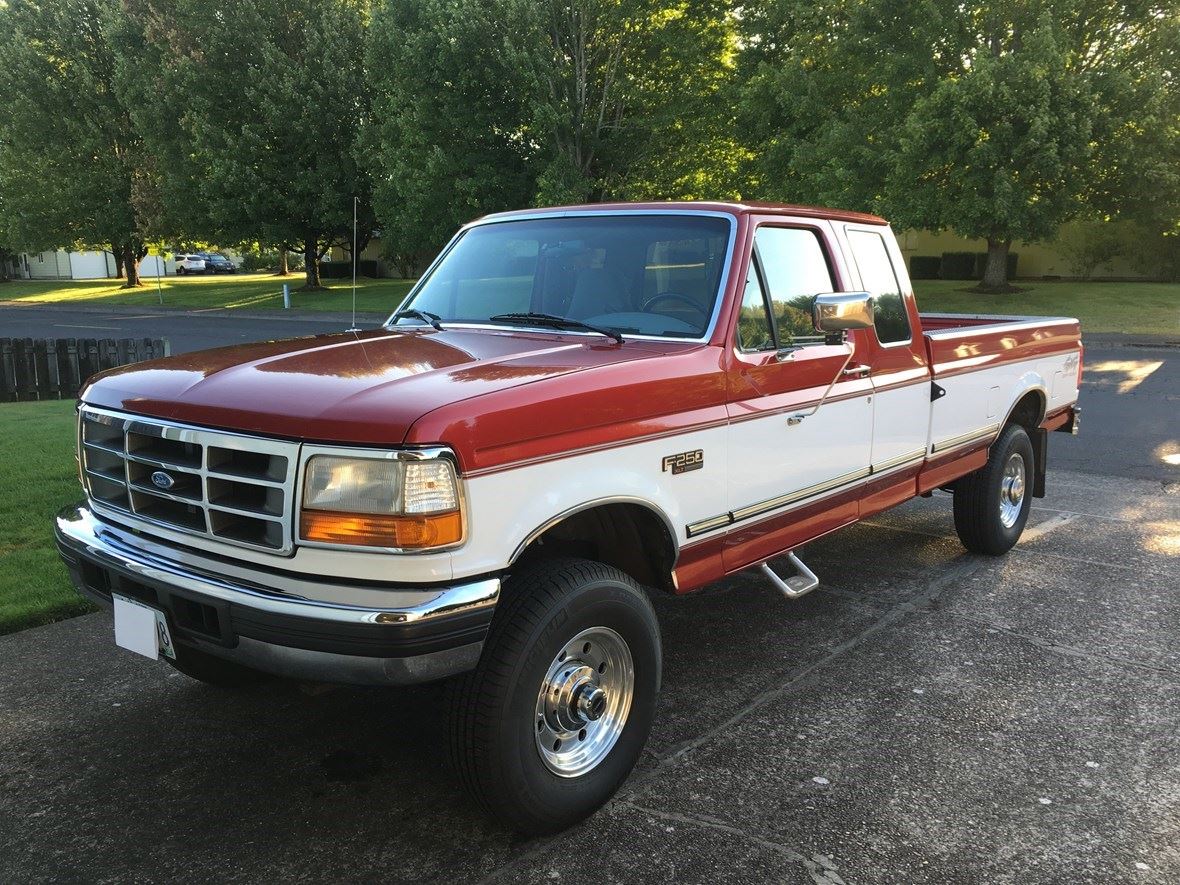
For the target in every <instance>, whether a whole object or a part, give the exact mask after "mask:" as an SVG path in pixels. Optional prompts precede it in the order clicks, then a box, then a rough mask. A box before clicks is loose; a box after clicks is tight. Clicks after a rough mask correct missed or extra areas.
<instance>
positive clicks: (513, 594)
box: [450, 559, 661, 835]
mask: <svg viewBox="0 0 1180 885" xmlns="http://www.w3.org/2000/svg"><path fill="white" fill-rule="evenodd" d="M660 654H661V652H660V634H659V625H658V624H657V622H656V616H655V612H654V611H653V609H652V606H651V602H650V601H649V600H648V598H647V595H646V594H645V593H644V592H643V591H642V590H641V589H640V588H639V586H638V585H637V584H636V583H635V581H633V580H632V579H631V578H630V577H628V576H627V575H626V574H624V573H623V572H621V571H619V570H618V569H615V568H611V567H610V566H607V565H603V564H602V563H598V562H591V561H589V560H584V559H555V560H541V561H539V562H536V563H534V564H533V565H531V566H529V567H527V568H525V569H522V570H521V571H519V572H518V573H516V574H515V575H513V577H512V579H511V581H510V582H509V583H508V584H507V585H506V587H505V596H504V598H503V599H502V600H501V602H500V605H499V608H498V609H497V611H496V614H495V617H494V618H493V620H492V626H491V629H490V631H489V633H488V638H487V640H486V642H485V644H484V649H483V655H482V656H481V658H480V661H479V664H478V666H477V667H476V669H475V670H474V671H472V672H471V673H469V674H466V675H465V676H463V677H461V678H460V679H458V680H456V681H455V682H454V683H453V684H452V686H451V699H450V700H451V749H452V757H453V760H454V763H455V767H456V769H457V770H458V773H459V777H460V779H461V780H462V782H463V785H464V787H465V788H466V790H467V791H468V793H470V795H471V796H472V797H473V798H474V799H475V801H476V802H477V803H478V804H479V805H480V806H481V807H482V808H483V809H484V810H485V811H487V812H488V813H490V814H491V815H492V816H493V817H496V818H498V819H499V820H500V821H502V822H503V823H505V824H506V825H507V826H509V827H510V828H512V829H513V830H515V831H517V832H520V833H525V834H529V835H542V834H547V833H556V832H559V831H561V830H563V829H565V828H567V827H569V826H571V825H572V824H574V823H577V822H578V821H580V820H582V819H583V818H586V817H588V816H589V815H591V814H593V813H594V811H596V810H597V809H598V808H600V807H601V806H602V805H603V804H604V803H605V802H606V801H607V800H608V799H610V797H611V796H613V795H614V793H615V791H616V790H617V789H618V788H619V786H620V785H621V784H622V783H623V781H624V780H626V778H627V776H628V775H629V774H630V773H631V769H632V768H634V766H635V763H636V761H637V760H638V759H639V754H640V752H641V751H642V750H643V746H644V744H645V743H646V742H647V736H648V733H649V731H650V730H651V723H652V719H653V717H654V714H655V707H656V698H657V697H658V695H659V689H660V667H661V663H660Z"/></svg>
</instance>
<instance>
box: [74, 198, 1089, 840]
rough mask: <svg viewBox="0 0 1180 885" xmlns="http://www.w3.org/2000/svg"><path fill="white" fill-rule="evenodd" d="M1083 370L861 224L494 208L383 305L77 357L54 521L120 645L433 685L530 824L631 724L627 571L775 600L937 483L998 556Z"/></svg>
mask: <svg viewBox="0 0 1180 885" xmlns="http://www.w3.org/2000/svg"><path fill="white" fill-rule="evenodd" d="M1081 371H1082V344H1081V340H1080V329H1079V324H1078V322H1077V320H1073V319H1065V318H1044V317H1013V316H951V315H941V314H938V315H920V314H919V313H918V309H917V305H916V304H915V302H914V296H913V290H912V288H911V286H910V282H909V279H908V277H907V274H906V268H905V263H904V261H903V258H902V254H901V252H900V250H899V248H898V245H897V242H896V241H895V239H894V236H893V234H892V232H891V231H890V228H889V227H888V225H887V224H886V222H885V221H884V220H882V219H881V218H878V217H875V216H872V215H866V214H861V213H857V212H847V211H834V210H827V209H817V208H811V207H804V206H789V205H768V204H758V203H741V204H731V203H704V202H684V203H651V204H598V205H589V206H578V207H567V208H557V209H537V210H528V211H519V212H509V213H504V214H497V215H491V216H488V217H485V218H481V219H479V220H477V221H475V222H473V223H471V224H469V225H467V226H466V227H464V228H463V229H462V230H460V231H459V232H458V234H457V235H456V236H455V237H454V239H453V240H452V241H451V242H450V243H449V245H447V246H446V248H445V249H444V250H443V251H442V253H441V254H440V255H439V257H438V258H437V259H435V261H434V263H433V264H432V265H431V266H430V267H429V268H428V270H427V271H426V273H425V274H424V275H423V276H422V278H421V279H420V280H419V282H418V283H417V284H416V285H415V286H414V288H413V289H412V291H411V292H410V293H409V295H408V296H407V297H406V298H405V300H404V301H403V302H402V303H401V304H400V305H399V306H398V308H397V310H396V311H394V312H393V314H392V315H391V316H390V318H389V319H388V321H387V322H386V323H385V324H384V325H383V326H382V327H381V328H379V329H376V330H370V331H363V332H362V331H348V332H344V333H341V334H334V335H325V336H320V337H312V338H296V339H291V340H284V341H266V342H260V343H256V344H247V345H241V346H233V347H224V348H219V349H215V350H209V351H204V352H201V353H188V354H184V355H180V356H173V357H170V358H167V359H162V360H155V361H152V362H146V363H140V364H137V365H133V366H128V367H124V368H120V369H116V370H113V371H109V372H106V373H104V374H102V375H99V376H96V377H95V378H94V379H93V380H91V381H90V382H89V383H88V384H87V385H86V387H85V388H84V390H83V391H82V393H81V395H80V402H79V411H78V463H79V474H80V477H81V481H82V485H83V487H84V490H85V501H84V502H83V503H82V504H80V505H79V506H77V507H71V508H69V509H68V510H66V511H64V512H62V513H61V514H60V515H59V516H58V517H57V520H56V536H57V541H58V545H59V548H60V551H61V555H62V557H63V559H64V560H65V563H66V565H67V566H68V569H69V572H70V575H71V578H72V580H73V582H74V584H75V586H76V587H77V588H78V590H79V591H80V592H81V593H83V594H84V595H86V596H88V597H90V598H92V599H95V600H99V601H101V602H104V603H107V604H109V605H111V606H112V607H113V609H114V628H115V639H116V641H117V642H118V644H119V645H121V646H124V647H126V648H129V649H132V650H134V651H137V652H139V653H141V654H144V655H146V656H147V657H149V658H155V659H163V660H165V661H167V663H168V664H170V665H171V666H173V667H175V668H176V669H178V670H180V671H181V672H183V673H186V674H188V675H189V676H192V677H195V678H196V679H199V680H204V681H206V682H210V683H216V684H221V685H229V686H233V685H236V684H240V683H242V682H244V681H246V680H250V679H254V678H257V677H259V676H260V675H262V674H271V675H278V676H285V677H290V678H294V679H300V680H312V681H336V682H343V683H354V684H405V683H415V682H425V681H430V680H440V679H443V678H448V679H449V686H448V691H449V693H450V697H451V701H450V703H451V714H450V715H451V726H450V732H451V741H452V742H453V748H454V757H455V759H456V764H457V767H458V769H459V773H460V776H461V780H462V781H463V783H464V784H465V786H466V787H467V788H468V789H469V790H470V792H471V794H472V795H473V796H474V798H475V799H476V801H477V802H478V803H480V804H481V805H482V806H483V807H484V808H485V809H487V810H488V811H489V812H490V813H492V814H494V815H496V816H498V817H499V818H500V819H501V820H503V821H505V822H506V823H507V824H508V825H509V826H511V827H512V828H514V829H515V830H517V831H521V832H525V833H546V832H554V831H557V830H560V829H562V828H563V827H566V826H568V825H570V824H571V823H573V822H575V821H577V820H579V819H581V818H584V817H586V816H587V815H589V814H591V813H592V812H593V811H594V810H595V809H597V808H598V807H600V806H601V805H602V804H603V803H604V802H606V801H607V800H608V799H609V798H610V796H611V795H612V794H613V793H614V791H615V790H616V789H617V788H618V787H619V785H620V784H621V783H622V782H623V781H624V780H625V778H626V777H627V775H628V774H629V772H630V771H631V768H632V766H633V765H634V764H635V761H636V759H637V757H638V756H639V754H640V751H641V749H642V747H643V745H644V743H645V741H646V739H647V736H648V732H649V729H650V726H651V723H652V718H653V716H654V714H655V711H656V701H657V695H658V692H659V689H660V678H661V664H660V660H661V653H660V633H659V627H658V624H657V621H656V617H655V615H654V612H653V609H652V605H651V603H650V600H649V597H648V595H647V593H648V592H649V591H650V592H656V593H660V592H666V593H670V594H684V593H690V592H692V591H694V590H696V589H698V588H700V587H703V586H705V585H707V584H709V583H710V582H714V581H718V580H720V579H722V578H724V577H725V576H726V575H730V574H733V573H735V572H737V571H739V570H742V569H750V568H754V569H759V570H761V573H762V574H764V575H765V576H766V579H767V581H768V586H772V587H775V588H777V589H778V590H779V591H781V592H782V594H783V595H784V596H785V597H786V598H788V599H795V598H797V597H799V596H802V595H803V594H804V593H807V592H808V591H810V590H812V589H814V588H815V587H816V586H817V584H818V583H819V581H818V578H817V577H816V576H815V575H814V573H813V572H811V570H810V569H808V567H807V566H806V565H805V564H804V563H803V561H802V559H801V557H800V554H799V551H800V548H801V547H802V545H804V544H806V543H807V542H809V541H812V540H814V539H816V538H819V537H820V536H822V535H825V534H827V533H829V532H833V531H835V530H837V529H839V528H841V527H844V526H848V525H851V524H853V523H855V522H856V521H857V520H860V519H864V518H867V517H871V516H872V515H873V514H876V513H879V512H880V511H882V510H885V509H886V508H890V507H894V506H895V505H898V504H901V503H902V502H904V501H907V500H909V499H910V498H913V497H915V496H928V495H930V494H931V493H932V492H933V491H934V490H936V489H943V490H947V491H949V492H951V493H952V494H953V496H954V523H955V528H956V529H957V531H958V534H959V537H960V538H961V539H962V541H963V544H964V545H965V546H966V547H967V549H968V550H970V551H973V552H976V553H980V554H991V555H996V554H1001V553H1004V552H1005V551H1006V550H1008V549H1009V548H1010V547H1012V545H1013V544H1014V543H1016V541H1017V540H1018V538H1019V537H1020V534H1021V532H1022V530H1023V528H1024V525H1025V522H1026V520H1027V519H1028V514H1029V504H1030V501H1031V498H1033V497H1036V496H1041V495H1043V494H1044V488H1045V473H1046V457H1047V452H1048V434H1049V432H1050V431H1076V430H1077V427H1078V409H1077V406H1076V401H1077V397H1078V385H1079V379H1080V376H1081ZM886 568H887V566H886ZM643 588H647V589H643ZM702 629H705V628H704V626H702Z"/></svg>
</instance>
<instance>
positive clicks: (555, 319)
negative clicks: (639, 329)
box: [488, 313, 623, 344]
mask: <svg viewBox="0 0 1180 885" xmlns="http://www.w3.org/2000/svg"><path fill="white" fill-rule="evenodd" d="M488 321H489V322H492V323H515V322H519V323H523V324H525V325H527V326H548V327H549V328H552V329H580V330H582V331H584V332H597V333H598V334H599V335H605V336H606V337H607V338H613V339H614V340H615V341H617V342H618V343H619V344H622V343H623V336H622V335H621V334H619V333H618V332H616V331H615V330H614V329H604V328H602V326H592V325H590V324H589V323H583V322H582V321H581V320H575V319H571V318H569V317H559V316H557V314H552V313H498V314H496V315H495V316H492V317H488Z"/></svg>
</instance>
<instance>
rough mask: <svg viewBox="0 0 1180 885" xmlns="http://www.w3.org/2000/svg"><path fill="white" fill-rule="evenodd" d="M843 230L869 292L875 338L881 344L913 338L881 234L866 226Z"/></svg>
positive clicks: (906, 312)
mask: <svg viewBox="0 0 1180 885" xmlns="http://www.w3.org/2000/svg"><path fill="white" fill-rule="evenodd" d="M847 234H848V245H849V247H850V248H851V250H852V260H853V262H855V264H856V267H857V270H859V271H860V283H861V286H862V287H863V288H864V290H865V291H866V292H868V293H869V294H870V295H872V296H873V316H874V322H875V328H876V333H877V341H879V342H880V343H881V344H884V345H889V344H908V343H909V342H910V341H911V340H912V338H913V335H912V333H911V330H910V317H909V312H908V311H907V309H906V303H905V297H904V296H903V295H902V292H901V284H900V283H899V282H898V279H897V271H896V270H894V267H893V261H892V260H891V259H890V257H889V249H888V247H887V246H886V245H885V238H884V237H883V236H881V234H879V233H876V232H874V231H867V230H852V229H850V230H848V231H847Z"/></svg>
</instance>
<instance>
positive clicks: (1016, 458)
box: [954, 424, 1033, 556]
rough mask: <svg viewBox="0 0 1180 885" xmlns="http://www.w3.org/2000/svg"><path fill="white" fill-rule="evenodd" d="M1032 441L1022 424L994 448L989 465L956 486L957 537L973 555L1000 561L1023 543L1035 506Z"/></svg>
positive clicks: (997, 442)
mask: <svg viewBox="0 0 1180 885" xmlns="http://www.w3.org/2000/svg"><path fill="white" fill-rule="evenodd" d="M1032 471H1033V448H1032V441H1031V440H1029V438H1028V433H1027V432H1026V431H1025V429H1024V428H1023V427H1021V426H1019V425H1017V424H1013V425H1011V426H1010V427H1008V428H1006V429H1005V430H1004V432H1003V433H1001V434H1000V438H999V439H998V440H997V441H996V443H995V444H994V445H993V446H992V450H991V455H990V456H989V457H988V459H987V464H985V465H984V466H983V467H981V468H979V470H976V471H975V472H974V473H970V474H968V475H967V476H964V477H963V478H962V479H960V480H958V482H956V483H955V491H954V496H955V531H956V532H958V534H959V540H960V541H962V542H963V546H964V547H966V548H967V549H968V550H970V551H971V552H972V553H987V554H990V555H992V556H998V555H999V554H1001V553H1007V552H1008V551H1009V550H1011V549H1012V546H1013V545H1014V544H1015V543H1016V542H1017V541H1018V540H1020V535H1021V533H1022V532H1023V531H1024V524H1025V523H1026V522H1028V509H1029V505H1030V504H1031V503H1032V498H1031V496H1030V495H1029V493H1028V492H1029V487H1030V482H1031V476H1032Z"/></svg>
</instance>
